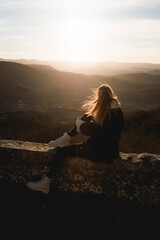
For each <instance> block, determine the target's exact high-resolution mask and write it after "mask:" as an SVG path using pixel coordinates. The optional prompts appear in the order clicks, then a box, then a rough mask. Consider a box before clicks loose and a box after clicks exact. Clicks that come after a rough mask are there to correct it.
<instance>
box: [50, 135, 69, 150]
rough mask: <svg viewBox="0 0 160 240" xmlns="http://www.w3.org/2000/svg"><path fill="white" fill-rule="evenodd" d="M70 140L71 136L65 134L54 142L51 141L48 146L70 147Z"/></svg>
mask: <svg viewBox="0 0 160 240" xmlns="http://www.w3.org/2000/svg"><path fill="white" fill-rule="evenodd" d="M70 139H71V136H69V135H68V134H67V133H64V135H63V136H62V137H60V138H58V139H56V140H54V141H50V142H49V143H48V144H49V145H50V146H51V147H65V146H68V145H70Z"/></svg>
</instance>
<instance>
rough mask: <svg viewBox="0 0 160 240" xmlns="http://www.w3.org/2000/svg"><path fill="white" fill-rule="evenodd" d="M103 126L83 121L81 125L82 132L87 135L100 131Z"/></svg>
mask: <svg viewBox="0 0 160 240" xmlns="http://www.w3.org/2000/svg"><path fill="white" fill-rule="evenodd" d="M100 129H101V127H100V126H98V125H97V124H96V123H93V122H90V123H82V125H81V126H80V132H81V133H82V134H84V135H87V136H92V135H95V134H96V133H98V132H99V131H100Z"/></svg>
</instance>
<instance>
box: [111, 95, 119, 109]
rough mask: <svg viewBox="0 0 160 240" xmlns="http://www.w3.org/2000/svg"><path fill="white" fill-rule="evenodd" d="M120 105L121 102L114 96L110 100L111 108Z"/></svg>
mask: <svg viewBox="0 0 160 240" xmlns="http://www.w3.org/2000/svg"><path fill="white" fill-rule="evenodd" d="M120 107H121V103H120V102H119V101H118V99H116V98H114V99H113V100H112V102H111V109H117V108H120Z"/></svg>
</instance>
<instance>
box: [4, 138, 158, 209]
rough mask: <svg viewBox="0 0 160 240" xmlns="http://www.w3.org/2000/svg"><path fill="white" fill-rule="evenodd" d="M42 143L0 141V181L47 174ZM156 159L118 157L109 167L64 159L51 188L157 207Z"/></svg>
mask: <svg viewBox="0 0 160 240" xmlns="http://www.w3.org/2000/svg"><path fill="white" fill-rule="evenodd" d="M50 149H52V148H50V147H49V146H48V145H47V144H44V143H34V142H25V141H17V140H0V165H1V168H0V169H1V170H0V179H1V181H8V182H10V183H26V182H27V181H28V180H31V179H33V178H35V177H36V176H37V175H39V176H40V175H41V174H44V173H45V171H47V169H48V166H49V164H50V161H52V159H53V155H52V154H51V153H50V152H48V150H50ZM159 176H160V155H158V154H149V153H142V154H136V153H121V159H117V160H115V161H114V162H113V164H105V163H94V162H91V161H89V160H86V159H80V158H68V159H66V160H65V163H64V167H63V169H62V170H61V172H60V173H59V174H58V175H57V177H56V179H54V180H53V183H52V185H51V188H55V187H56V188H58V189H61V190H62V191H64V192H79V193H95V194H105V195H106V196H107V197H108V198H109V199H119V200H124V201H131V200H136V201H137V202H139V203H140V204H142V205H144V204H152V205H159V203H160V183H159Z"/></svg>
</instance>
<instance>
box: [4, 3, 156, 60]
mask: <svg viewBox="0 0 160 240" xmlns="http://www.w3.org/2000/svg"><path fill="white" fill-rule="evenodd" d="M0 58H7V59H8V58H9V59H17V58H25V59H39V60H57V61H92V62H102V61H114V62H150V63H160V0H130V1H129V0H0Z"/></svg>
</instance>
